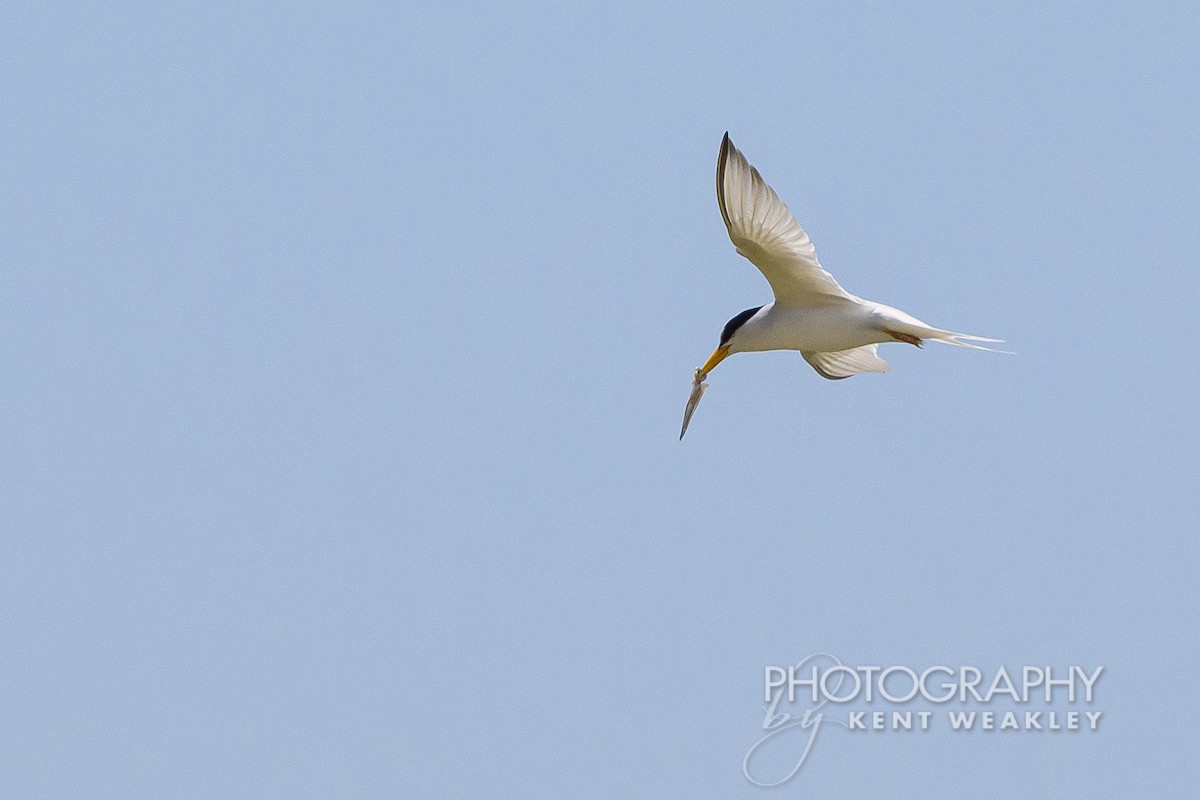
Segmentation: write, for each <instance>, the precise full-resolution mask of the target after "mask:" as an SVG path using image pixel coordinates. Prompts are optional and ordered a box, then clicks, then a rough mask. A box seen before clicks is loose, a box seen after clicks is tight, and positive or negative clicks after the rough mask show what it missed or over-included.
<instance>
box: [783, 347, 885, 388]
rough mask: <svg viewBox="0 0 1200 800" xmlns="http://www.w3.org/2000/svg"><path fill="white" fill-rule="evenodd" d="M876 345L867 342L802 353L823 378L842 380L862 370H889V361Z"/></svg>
mask: <svg viewBox="0 0 1200 800" xmlns="http://www.w3.org/2000/svg"><path fill="white" fill-rule="evenodd" d="M875 349H876V345H873V344H867V345H863V346H862V347H853V348H851V349H849V350H838V351H837V352H831V353H801V354H800V355H802V356H804V360H805V361H807V362H808V363H809V364H811V365H812V368H813V369H815V370H816V371H817V374H819V375H820V376H821V377H822V378H828V379H829V380H831V381H840V380H841V379H842V378H849V377H850V376H851V375H857V374H859V373H860V372H887V371H888V369H889V367H888V363H887V362H886V361H884V360H883V359H882V358H880V357H879V356H878V355H877V354H876V352H875Z"/></svg>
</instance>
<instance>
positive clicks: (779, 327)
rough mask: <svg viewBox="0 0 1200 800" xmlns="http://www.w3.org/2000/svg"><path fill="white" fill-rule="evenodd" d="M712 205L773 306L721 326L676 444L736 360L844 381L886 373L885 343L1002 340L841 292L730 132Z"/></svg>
mask: <svg viewBox="0 0 1200 800" xmlns="http://www.w3.org/2000/svg"><path fill="white" fill-rule="evenodd" d="M717 205H718V206H720V208H721V217H722V218H723V219H724V220H725V227H727V228H728V229H729V238H730V239H732V240H733V245H734V247H736V248H737V251H738V253H740V254H741V255H743V256H745V257H746V258H748V259H750V262H751V263H752V264H754V266H756V267H758V269H759V271H760V272H762V274H763V276H764V277H765V278H766V279H767V283H769V284H771V291H772V292H774V293H775V302H773V303H768V304H767V305H765V306H759V307H758V308H750V309H747V310H745V311H743V312H742V313H740V314H738V315H737V316H736V317H734V318H733V319H731V320H729V322H727V323H726V324H725V329H724V330H722V331H721V340H720V344H719V345H718V346H717V349H716V350H714V351H713V354H712V355H711V356H709V358H708V361H706V362H704V366H703V367H700V368H698V369H697V370H696V373H695V378H694V380H693V382H692V394H691V397H689V398H688V403H687V408H685V409H684V413H683V429H682V430H681V431H680V432H679V438H680V439H682V438H683V435H684V434H685V433H687V428H688V423H689V422H691V419H692V414H693V413H694V412H695V410H696V406H697V405H699V403H700V397H701V395H703V394H704V390H705V389H706V388H708V384H706V383H704V382H703V381H704V379H705V378H707V377H708V373H710V372H712V370H713V369H714V368H715V367H716V366H717V364H720V363H721V362H722V361H724V360H725V359H726V358H727V357H729V356H730V355H732V354H734V353H744V352H752V351H757V350H799V351H800V355H802V356H804V360H805V361H807V362H808V363H809V364H811V365H812V368H813V369H815V370H816V371H817V374H819V375H820V376H821V377H823V378H828V379H830V380H841V379H842V378H849V377H850V376H851V375H857V374H858V373H860V372H887V371H888V363H887V362H886V361H884V360H883V359H882V358H880V357H879V356H878V355H877V354H876V352H875V350H876V348H877V347H878V345H879V344H880V343H882V342H905V343H907V344H912V345H916V346H917V347H920V346H921V344H922V342H924V340H926V339H930V340H932V341H935V342H943V343H945V344H953V345H957V346H959V347H970V348H972V349H975V350H989V349H990V348H987V347H980V346H979V345H976V344H970V343H969V342H1001V341H1003V340H1001V339H988V338H985V337H983V336H969V335H967V334H965V333H954V332H953V331H945V330H942V329H941V328H934V327H932V326H930V325H927V324H925V323H924V322H922V321H921V320H919V319H917V318H916V317H913V316H910V315H909V314H906V313H904V312H903V311H901V310H900V309H898V308H892V307H891V306H885V305H883V304H882V303H875V302H872V301H870V300H863V299H862V298H861V297H855V296H854V295H852V294H850V293H849V292H847V291H846V290H845V289H843V288H842V287H841V286H840V285H838V282H837V281H836V280H834V278H833V276H832V275H830V274H829V273H828V272H826V271H825V270H824V269H823V268H822V267H821V263H820V262H819V261H817V251H816V249H815V248H814V247H813V243H812V240H811V239H809V238H808V234H807V233H805V232H804V229H803V228H801V227H800V223H798V222H796V218H795V217H793V216H792V212H791V211H789V210H788V207H787V206H786V205H785V204H784V202H783V201H782V200H780V199H779V195H777V194H775V190H774V189H772V188H771V187H770V186H768V185H767V182H766V181H764V180H763V179H762V176H761V175H759V174H758V170H757V169H755V168H754V167H752V166H751V165H750V162H749V161H747V160H746V157H745V156H744V155H742V153H741V151H740V150H738V149H737V148H736V147H734V146H733V142H731V141H730V140H729V134H728V133H726V134H725V138H724V139H722V140H721V152H720V155H718V156H717ZM964 340H965V341H964Z"/></svg>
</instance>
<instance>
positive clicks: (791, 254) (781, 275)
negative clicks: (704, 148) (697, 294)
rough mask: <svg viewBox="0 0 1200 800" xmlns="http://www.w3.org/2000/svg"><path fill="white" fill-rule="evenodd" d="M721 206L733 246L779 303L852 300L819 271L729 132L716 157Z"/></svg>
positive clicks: (796, 228) (804, 237)
mask: <svg viewBox="0 0 1200 800" xmlns="http://www.w3.org/2000/svg"><path fill="white" fill-rule="evenodd" d="M717 205H718V206H720V209H721V218H722V219H723V220H724V221H725V227H726V228H728V229H729V238H730V240H732V241H733V245H734V247H735V248H737V251H738V253H740V254H741V255H743V256H745V257H746V258H747V259H749V260H750V262H751V263H752V264H754V266H756V267H758V269H759V271H760V272H762V274H763V275H764V276H765V277H766V279H767V282H768V283H770V284H771V290H772V291H773V292H774V293H775V301H776V302H777V303H786V304H791V305H805V306H814V305H830V304H834V303H838V302H841V301H845V300H851V299H853V297H852V296H851V295H850V294H848V293H847V292H846V290H845V289H843V288H842V287H841V286H839V285H838V282H837V281H836V280H834V277H833V276H832V275H830V274H829V273H828V272H826V271H825V270H824V269H823V268H822V267H821V263H820V262H819V261H817V251H816V248H815V247H813V243H812V240H811V239H809V238H808V234H807V233H805V232H804V229H803V228H801V227H800V223H798V222H796V218H795V217H793V216H792V212H791V211H789V210H788V207H787V205H786V204H784V202H783V201H782V200H780V199H779V195H777V194H775V190H774V189H772V188H771V187H770V185H768V184H767V182H766V181H764V180H763V178H762V175H760V174H759V172H758V170H757V169H755V168H754V167H753V166H751V165H750V162H749V161H747V160H746V157H745V156H744V155H742V152H741V151H740V150H738V149H737V148H736V147H734V146H733V142H732V141H730V139H729V134H728V133H726V134H725V138H724V139H722V140H721V152H720V155H719V156H718V157H717Z"/></svg>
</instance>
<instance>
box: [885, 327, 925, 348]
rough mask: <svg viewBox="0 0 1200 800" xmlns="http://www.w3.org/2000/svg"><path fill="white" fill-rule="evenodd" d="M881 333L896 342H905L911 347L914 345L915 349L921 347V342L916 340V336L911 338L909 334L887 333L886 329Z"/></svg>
mask: <svg viewBox="0 0 1200 800" xmlns="http://www.w3.org/2000/svg"><path fill="white" fill-rule="evenodd" d="M883 332H884V333H886V334H887V335H888V336H890V337H892V338H893V339H895V340H896V341H898V342H905V343H907V344H913V345H916V346H917V347H920V346H921V340H920V339H919V338H917V337H916V336H913V335H912V334H911V333H900V332H899V331H889V330H888V329H887V328H884V329H883Z"/></svg>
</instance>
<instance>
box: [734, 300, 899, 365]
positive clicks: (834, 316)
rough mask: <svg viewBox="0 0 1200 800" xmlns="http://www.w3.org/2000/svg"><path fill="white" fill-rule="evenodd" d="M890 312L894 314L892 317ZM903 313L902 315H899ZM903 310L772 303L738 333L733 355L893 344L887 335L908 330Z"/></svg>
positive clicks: (852, 304)
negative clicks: (899, 330) (886, 330)
mask: <svg viewBox="0 0 1200 800" xmlns="http://www.w3.org/2000/svg"><path fill="white" fill-rule="evenodd" d="M889 312H891V313H889ZM901 315H902V316H901ZM907 316H908V315H907V314H904V312H902V311H898V310H897V309H893V308H889V307H888V306H884V305H880V304H878V303H871V302H869V301H863V300H858V299H857V298H855V299H854V300H851V301H846V302H843V303H838V304H836V305H823V306H809V307H806V306H793V305H781V304H779V303H768V304H767V305H765V306H763V307H762V308H760V309H759V310H758V313H756V314H755V315H754V316H753V317H751V318H750V319H748V320H747V321H746V322H744V323H743V324H742V326H741V327H740V328H738V329H737V334H736V335H735V336H734V337H733V338H732V339H731V340H730V342H729V352H730V354H733V353H748V352H756V351H760V350H799V351H800V352H802V353H825V352H830V351H839V350H851V349H853V348H856V347H863V346H864V345H869V344H879V343H881V342H892V341H895V337H893V336H892V335H891V334H888V333H886V332H885V329H886V328H888V326H889V325H891V326H892V327H891V329H892V330H895V329H896V328H897V327H899V326H906V323H905V322H904V321H903V317H907Z"/></svg>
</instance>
